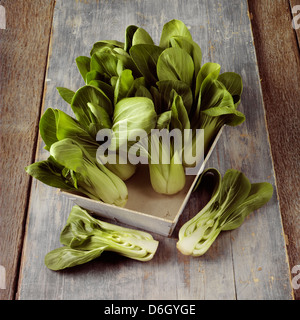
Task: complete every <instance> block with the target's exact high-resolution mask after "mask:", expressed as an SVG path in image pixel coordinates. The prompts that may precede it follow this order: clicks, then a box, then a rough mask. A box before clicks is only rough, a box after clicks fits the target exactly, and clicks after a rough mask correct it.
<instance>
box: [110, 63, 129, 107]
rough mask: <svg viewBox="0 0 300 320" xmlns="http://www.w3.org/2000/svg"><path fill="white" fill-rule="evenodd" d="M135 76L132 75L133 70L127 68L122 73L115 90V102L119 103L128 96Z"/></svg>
mask: <svg viewBox="0 0 300 320" xmlns="http://www.w3.org/2000/svg"><path fill="white" fill-rule="evenodd" d="M133 82H134V78H133V76H132V71H131V70H128V69H125V70H123V71H122V73H121V74H120V76H119V78H118V80H117V83H116V87H115V91H114V104H117V103H118V102H119V101H120V100H121V99H123V98H126V97H127V96H128V94H129V92H130V88H131V87H132V85H133Z"/></svg>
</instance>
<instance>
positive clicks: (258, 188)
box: [177, 169, 273, 256]
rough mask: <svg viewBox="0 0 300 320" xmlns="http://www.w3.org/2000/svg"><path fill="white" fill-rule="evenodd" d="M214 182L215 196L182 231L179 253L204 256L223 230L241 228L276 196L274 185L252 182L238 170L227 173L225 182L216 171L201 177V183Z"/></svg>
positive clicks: (209, 171)
mask: <svg viewBox="0 0 300 320" xmlns="http://www.w3.org/2000/svg"><path fill="white" fill-rule="evenodd" d="M208 178H209V179H210V180H211V181H212V183H211V184H212V189H213V190H212V196H211V198H210V200H209V201H208V203H207V204H206V205H205V207H204V208H203V209H202V210H201V211H200V212H199V213H198V214H197V215H196V216H195V217H193V218H192V219H191V220H189V221H187V222H186V223H185V224H184V225H183V226H182V227H181V228H180V230H179V240H178V242H177V248H178V250H179V251H180V252H181V253H183V254H185V255H192V256H200V255H203V254H204V253H205V252H206V251H207V250H208V249H209V248H210V246H211V245H212V243H213V242H214V241H215V239H216V238H217V236H218V235H219V234H220V232H221V231H225V230H234V229H236V228H238V227H239V226H240V225H241V224H242V223H243V221H244V220H245V218H246V217H247V216H248V215H249V214H250V213H251V212H253V211H255V210H257V209H259V208H260V207H262V206H263V205H264V204H266V203H267V202H268V201H269V200H270V199H271V197H272V194H273V187H272V185H271V184H270V183H267V182H262V183H252V184H251V183H250V181H249V180H248V178H247V177H246V176H245V175H244V174H243V173H241V172H239V171H237V170H233V169H230V170H227V171H226V173H225V175H224V177H223V179H222V177H221V174H220V172H219V171H218V170H216V169H207V170H205V171H204V172H203V173H202V175H201V176H200V177H199V180H198V181H197V184H196V186H195V189H197V188H198V187H199V185H200V184H201V183H206V184H207V183H208Z"/></svg>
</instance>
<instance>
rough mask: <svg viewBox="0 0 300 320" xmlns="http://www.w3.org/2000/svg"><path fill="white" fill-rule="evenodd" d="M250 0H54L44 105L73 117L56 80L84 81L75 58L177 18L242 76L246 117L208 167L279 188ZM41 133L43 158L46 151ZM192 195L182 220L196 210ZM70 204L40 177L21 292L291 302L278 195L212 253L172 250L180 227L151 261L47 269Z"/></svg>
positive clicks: (206, 51) (112, 259) (208, 56)
mask: <svg viewBox="0 0 300 320" xmlns="http://www.w3.org/2000/svg"><path fill="white" fill-rule="evenodd" d="M247 9H248V7H247V1H240V0H239V1H237V0H234V1H231V2H230V4H229V3H228V2H227V1H225V0H222V1H218V2H213V1H208V0H207V1H201V2H196V1H191V0H185V1H183V0H178V1H155V0H152V1H146V0H145V1H125V0H124V1H115V0H113V1H92V0H90V1H84V2H81V1H76V2H75V1H71V0H68V1H67V0H66V1H63V2H58V3H57V5H56V8H55V14H54V32H53V41H52V48H51V49H52V52H51V59H50V65H49V70H48V74H47V80H48V81H47V92H46V98H45V108H47V107H58V108H60V109H62V110H64V111H66V112H68V113H70V114H71V112H70V109H69V107H68V106H67V105H66V104H65V103H64V102H63V101H62V100H61V99H60V98H59V95H58V94H57V92H56V89H55V87H57V86H65V87H68V88H70V89H73V90H76V89H77V88H78V87H79V86H80V85H82V84H83V83H82V80H81V79H80V76H79V73H78V71H77V69H76V65H75V57H76V56H78V55H88V52H89V50H90V48H91V45H92V44H93V43H94V42H96V41H97V40H101V39H116V40H121V41H122V40H124V32H125V28H126V27H127V26H128V25H129V24H136V25H139V26H142V27H145V28H147V30H148V31H149V33H150V34H151V35H152V36H153V38H154V40H155V42H156V43H157V42H158V40H159V35H160V32H161V29H162V26H163V24H164V23H165V22H167V21H169V20H171V19H173V18H177V19H181V20H183V21H184V22H185V23H186V24H187V25H188V26H189V27H190V31H191V33H192V35H193V37H194V40H195V41H196V42H197V43H199V44H200V46H201V48H202V50H203V61H204V62H208V61H213V62H220V63H221V65H222V72H224V71H235V72H238V73H240V74H241V75H242V77H243V80H244V93H243V103H242V105H241V108H240V109H241V111H243V112H244V113H245V114H246V118H247V121H246V123H245V124H243V125H242V126H240V127H238V128H229V127H227V128H226V130H224V134H223V135H222V137H221V139H220V140H219V142H218V145H217V148H216V149H215V151H214V152H213V154H212V157H211V160H210V161H209V164H208V166H214V167H216V168H218V169H219V170H220V171H221V173H222V174H224V173H225V171H226V170H227V169H229V168H235V169H239V170H242V171H243V172H244V173H245V174H246V175H247V176H248V177H249V178H250V180H251V181H252V182H258V181H269V182H271V183H272V184H273V185H274V186H275V179H274V171H273V166H272V161H271V154H270V148H269V143H268V136H267V131H266V126H265V115H264V108H263V101H262V95H261V87H260V79H259V76H258V69H257V64H256V56H255V49H254V46H253V39H252V33H251V29H250V22H249V19H248V15H247ZM42 147H43V144H42V142H41V140H40V139H39V142H38V149H37V150H38V153H37V160H39V159H43V158H45V157H46V156H47V153H46V152H45V150H43V148H42ZM200 199H201V195H200V194H198V193H194V194H193V195H192V197H191V199H190V201H189V203H188V206H187V207H186V209H185V211H184V213H183V215H182V217H181V219H180V221H179V223H178V228H179V227H180V225H181V224H182V223H183V222H184V221H185V220H187V219H188V218H189V217H191V216H193V215H194V214H195V213H196V212H198V210H199V205H200V204H199V202H200ZM71 207H72V203H71V202H70V201H69V200H68V199H66V198H63V197H60V196H59V195H58V194H57V191H56V190H54V189H52V188H50V187H47V186H45V185H43V184H41V183H39V182H38V181H36V180H34V181H33V183H32V189H31V194H30V203H29V213H28V223H27V230H26V236H25V243H24V250H23V256H22V265H21V273H20V283H19V291H18V298H19V299H189V300H194V299H275V300H276V299H291V298H292V295H291V285H290V279H289V269H288V263H287V256H286V248H285V242H284V237H283V230H282V224H281V216H280V211H279V207H278V200H277V195H276V192H275V193H274V196H273V198H272V200H271V201H270V202H269V203H268V205H267V206H265V207H263V208H261V209H260V210H258V211H257V212H256V213H254V214H252V215H251V216H249V218H248V219H247V220H246V222H245V223H244V224H243V225H242V226H241V227H240V228H239V229H237V230H235V231H232V232H224V233H222V234H221V235H220V236H219V237H218V239H217V240H216V242H215V243H214V244H213V246H212V247H211V249H210V250H209V252H208V253H207V254H205V255H204V256H202V257H200V258H190V257H186V256H183V255H182V254H180V253H179V252H178V251H177V250H176V246H175V245H176V241H177V231H178V228H177V229H176V230H175V231H174V233H173V236H172V237H170V238H165V237H161V236H155V235H154V236H155V238H156V239H157V240H159V241H160V245H159V248H158V251H157V254H156V255H155V257H154V259H153V260H151V261H150V262H148V263H140V262H136V261H132V260H130V259H126V258H123V257H119V256H116V255H115V254H109V253H105V254H104V255H103V256H102V258H100V259H97V260H95V261H93V262H91V263H88V264H86V265H82V266H78V267H75V268H73V269H70V270H65V271H62V272H53V271H50V270H48V269H47V268H46V267H45V266H44V261H43V260H44V256H45V255H46V254H47V253H48V252H49V251H50V250H52V249H54V248H56V247H58V246H60V243H59V234H60V231H61V228H62V227H63V226H64V224H65V221H66V219H67V216H68V214H69V212H70V210H71Z"/></svg>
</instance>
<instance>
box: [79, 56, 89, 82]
mask: <svg viewBox="0 0 300 320" xmlns="http://www.w3.org/2000/svg"><path fill="white" fill-rule="evenodd" d="M90 63H91V59H90V58H89V57H85V56H80V57H77V58H76V65H77V67H78V70H79V72H80V74H81V76H82V78H83V80H84V82H86V74H87V73H88V72H89V71H90Z"/></svg>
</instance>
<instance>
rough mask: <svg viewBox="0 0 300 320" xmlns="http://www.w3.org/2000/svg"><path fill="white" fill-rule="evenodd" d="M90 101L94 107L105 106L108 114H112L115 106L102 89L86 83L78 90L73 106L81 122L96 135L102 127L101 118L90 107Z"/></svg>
mask: <svg viewBox="0 0 300 320" xmlns="http://www.w3.org/2000/svg"><path fill="white" fill-rule="evenodd" d="M88 103H91V104H92V105H93V106H94V107H97V106H99V107H101V108H103V109H104V110H105V111H106V112H107V114H108V115H112V111H113V106H112V103H111V101H110V99H109V98H108V97H107V96H106V95H105V93H104V92H103V91H102V90H101V89H98V88H96V87H93V86H90V85H86V86H84V87H82V88H80V89H78V90H77V91H76V93H75V95H74V97H73V100H72V103H71V108H72V110H73V111H74V113H75V115H76V118H77V120H78V121H79V122H80V124H81V125H82V126H83V127H84V128H85V129H86V130H87V131H88V132H89V133H90V134H91V136H92V137H95V135H96V133H97V131H98V130H99V128H101V120H100V119H97V116H96V115H95V112H93V110H91V109H90V107H89V105H88Z"/></svg>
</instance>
